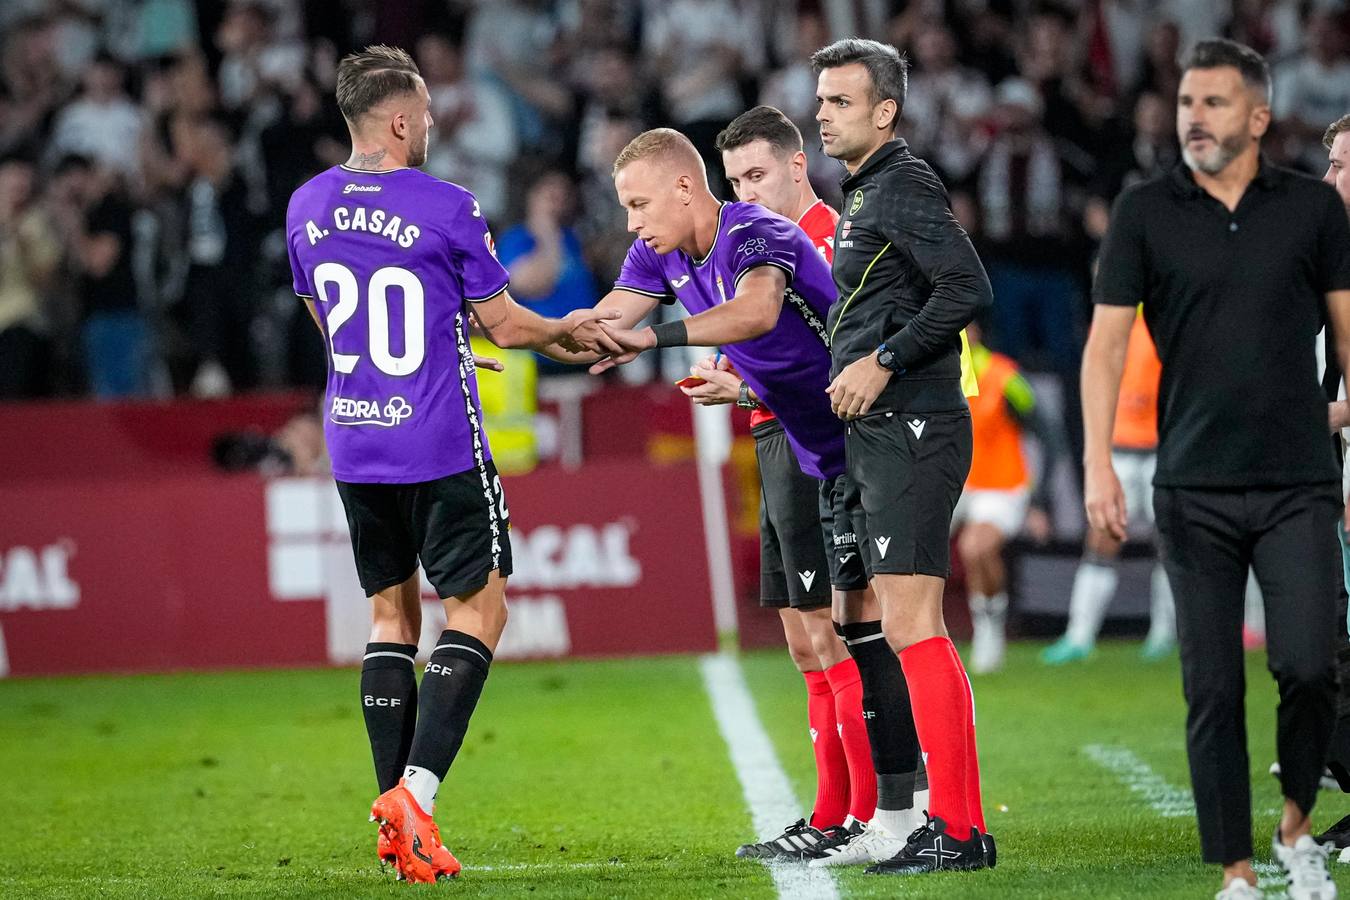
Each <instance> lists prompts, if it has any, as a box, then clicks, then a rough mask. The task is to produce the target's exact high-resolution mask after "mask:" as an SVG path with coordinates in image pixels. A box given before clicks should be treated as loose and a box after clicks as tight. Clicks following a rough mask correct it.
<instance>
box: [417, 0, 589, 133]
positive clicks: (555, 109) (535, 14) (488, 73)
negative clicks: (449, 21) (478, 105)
mask: <svg viewBox="0 0 1350 900" xmlns="http://www.w3.org/2000/svg"><path fill="white" fill-rule="evenodd" d="M552 5H553V4H550V3H549V2H547V0H493V2H491V3H479V4H477V5H476V8H475V9H474V13H473V16H472V17H471V18H470V19H469V23H468V26H467V27H466V28H465V34H464V53H465V56H466V57H467V68H468V71H469V74H470V75H471V76H472V77H474V78H480V79H487V80H488V81H489V82H491V83H494V84H495V86H497V87H498V88H505V89H506V92H505V96H506V97H507V99H508V100H509V102H510V104H511V112H512V118H513V120H514V129H513V134H514V135H516V136H517V138H518V140H519V141H520V142H521V143H522V144H524V145H526V146H529V147H548V149H550V150H554V151H556V150H557V149H558V148H557V147H556V146H550V145H551V144H555V143H556V142H554V141H553V140H552V138H553V137H554V135H552V134H550V129H549V127H548V126H549V125H550V124H556V123H557V122H558V121H559V120H560V119H561V118H562V117H563V116H565V115H566V114H567V112H568V109H569V105H570V98H569V95H568V92H567V89H566V87H565V86H564V85H563V84H561V83H560V80H559V79H558V78H557V77H556V72H557V69H558V68H559V65H558V64H559V63H560V62H561V61H560V60H559V59H557V58H556V57H555V55H554V48H555V44H556V41H557V39H558V37H559V29H558V23H557V21H556V20H555V19H554V17H553V16H552V15H551V13H550V7H551V6H552ZM419 64H420V60H419Z"/></svg>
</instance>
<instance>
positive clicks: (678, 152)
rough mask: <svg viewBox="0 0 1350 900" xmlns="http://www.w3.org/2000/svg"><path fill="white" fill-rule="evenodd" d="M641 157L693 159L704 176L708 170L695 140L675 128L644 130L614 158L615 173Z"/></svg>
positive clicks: (684, 160) (673, 160)
mask: <svg viewBox="0 0 1350 900" xmlns="http://www.w3.org/2000/svg"><path fill="white" fill-rule="evenodd" d="M641 159H656V160H662V161H665V162H680V161H683V162H689V161H691V160H692V161H693V162H694V164H695V165H697V166H698V171H699V172H701V173H702V174H703V176H704V178H707V175H708V173H707V171H706V170H705V169H704V167H703V157H701V156H699V155H698V150H696V149H695V148H694V143H693V141H691V140H689V138H687V137H685V136H684V135H683V134H681V133H680V132H678V131H676V130H675V129H674V128H653V129H651V130H650V131H644V132H642V134H639V135H638V136H637V137H635V138H633V139H632V140H631V141H629V142H628V146H627V147H624V148H623V150H621V151H619V155H618V157H617V158H616V159H615V160H614V173H613V174H615V175H618V174H619V172H620V171H622V170H623V168H624V167H625V166H627V165H629V164H630V163H635V162H637V161H638V160H641Z"/></svg>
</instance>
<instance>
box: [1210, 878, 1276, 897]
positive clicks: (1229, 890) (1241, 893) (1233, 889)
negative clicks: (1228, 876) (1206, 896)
mask: <svg viewBox="0 0 1350 900" xmlns="http://www.w3.org/2000/svg"><path fill="white" fill-rule="evenodd" d="M1265 896H1266V895H1265V894H1264V893H1262V891H1261V889H1260V888H1259V887H1257V886H1256V885H1254V884H1248V883H1247V882H1246V881H1245V880H1244V879H1242V878H1234V879H1233V880H1232V881H1230V882H1228V884H1227V886H1226V887H1224V889H1223V890H1221V891H1219V892H1218V893H1217V894H1215V895H1214V900H1262V898H1263V897H1265Z"/></svg>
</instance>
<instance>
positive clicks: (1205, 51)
mask: <svg viewBox="0 0 1350 900" xmlns="http://www.w3.org/2000/svg"><path fill="white" fill-rule="evenodd" d="M1225 66H1232V67H1233V68H1234V69H1237V70H1238V72H1239V73H1240V74H1241V75H1242V80H1243V81H1244V82H1245V83H1246V85H1247V87H1249V88H1251V89H1252V90H1254V91H1260V92H1261V96H1263V97H1265V98H1266V100H1267V102H1268V101H1269V100H1270V65H1269V64H1268V63H1267V62H1266V60H1265V57H1263V56H1262V55H1261V54H1259V53H1257V52H1256V51H1255V50H1253V49H1252V48H1251V47H1248V46H1247V45H1246V44H1239V43H1238V42H1237V41H1230V40H1227V39H1226V38H1211V39H1210V40H1207V41H1200V42H1199V43H1198V44H1196V45H1195V47H1194V49H1192V50H1191V55H1190V56H1189V57H1188V58H1187V59H1186V65H1184V66H1183V67H1182V69H1183V70H1184V71H1190V70H1191V69H1219V68H1223V67H1225Z"/></svg>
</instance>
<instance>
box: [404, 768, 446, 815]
mask: <svg viewBox="0 0 1350 900" xmlns="http://www.w3.org/2000/svg"><path fill="white" fill-rule="evenodd" d="M403 786H404V787H406V788H407V789H408V792H409V793H410V794H412V795H413V799H414V800H416V801H417V805H418V806H420V807H422V812H424V813H426V814H427V815H431V814H432V813H434V812H435V811H436V792H437V791H439V790H440V789H441V780H440V779H439V778H437V777H436V776H435V774H434V773H433V772H432V771H431V770H430V769H423V768H421V767H419V766H408V768H406V769H404V770H403Z"/></svg>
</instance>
